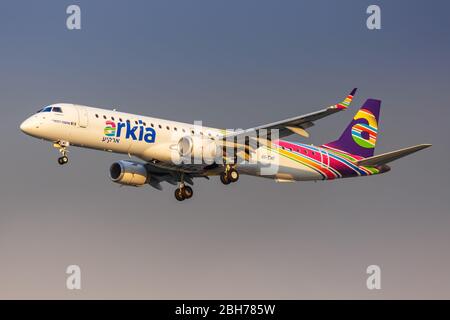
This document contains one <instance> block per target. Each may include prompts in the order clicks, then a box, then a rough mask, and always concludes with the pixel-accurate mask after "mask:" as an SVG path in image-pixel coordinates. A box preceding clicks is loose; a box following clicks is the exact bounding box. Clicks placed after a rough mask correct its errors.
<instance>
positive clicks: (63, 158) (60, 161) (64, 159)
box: [58, 156, 69, 165]
mask: <svg viewBox="0 0 450 320" xmlns="http://www.w3.org/2000/svg"><path fill="white" fill-rule="evenodd" d="M68 162H69V158H68V157H67V156H62V157H59V158H58V163H59V164H60V165H63V164H66V163H68Z"/></svg>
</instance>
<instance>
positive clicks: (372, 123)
mask: <svg viewBox="0 0 450 320" xmlns="http://www.w3.org/2000/svg"><path fill="white" fill-rule="evenodd" d="M380 105H381V101H380V100H375V99H368V100H366V102H365V103H364V105H363V106H362V107H361V109H359V111H358V112H357V113H356V115H355V117H354V118H353V120H352V122H350V124H349V125H348V127H347V128H346V129H345V131H344V132H343V133H342V135H341V137H340V138H339V139H337V140H336V141H333V142H329V143H327V144H325V145H324V147H328V148H330V149H337V150H338V151H344V152H346V153H350V154H352V155H356V156H360V157H364V158H367V157H371V156H373V153H374V151H375V145H376V142H377V134H378V119H379V116H380Z"/></svg>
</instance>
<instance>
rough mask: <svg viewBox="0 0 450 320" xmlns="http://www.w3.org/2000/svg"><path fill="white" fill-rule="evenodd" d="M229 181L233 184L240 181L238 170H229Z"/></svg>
mask: <svg viewBox="0 0 450 320" xmlns="http://www.w3.org/2000/svg"><path fill="white" fill-rule="evenodd" d="M227 176H228V180H229V181H231V182H236V181H238V180H239V172H237V171H236V169H230V170H228V174H227Z"/></svg>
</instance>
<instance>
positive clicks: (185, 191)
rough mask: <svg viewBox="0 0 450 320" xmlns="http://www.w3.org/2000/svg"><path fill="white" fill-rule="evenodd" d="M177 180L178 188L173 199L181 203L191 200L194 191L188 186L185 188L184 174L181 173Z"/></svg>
mask: <svg viewBox="0 0 450 320" xmlns="http://www.w3.org/2000/svg"><path fill="white" fill-rule="evenodd" d="M179 178H180V183H179V185H178V188H176V189H175V199H177V200H178V201H183V200H185V199H190V198H192V195H193V194H194V191H193V190H192V188H191V187H190V186H187V185H186V184H185V183H184V173H183V172H182V173H181V175H180V177H179ZM188 181H189V180H188Z"/></svg>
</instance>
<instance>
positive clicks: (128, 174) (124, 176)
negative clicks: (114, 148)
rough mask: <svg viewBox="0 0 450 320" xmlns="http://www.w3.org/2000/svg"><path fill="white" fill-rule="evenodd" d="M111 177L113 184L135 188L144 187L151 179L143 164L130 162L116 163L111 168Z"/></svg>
mask: <svg viewBox="0 0 450 320" xmlns="http://www.w3.org/2000/svg"><path fill="white" fill-rule="evenodd" d="M109 175H110V177H111V180H112V181H113V182H116V183H119V184H122V185H127V186H135V187H138V186H143V185H144V184H146V183H147V182H148V181H149V179H150V176H149V174H148V172H147V169H146V167H145V166H144V165H143V164H142V163H139V162H134V161H128V160H121V161H117V162H114V163H113V164H112V165H111V167H110V168H109Z"/></svg>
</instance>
